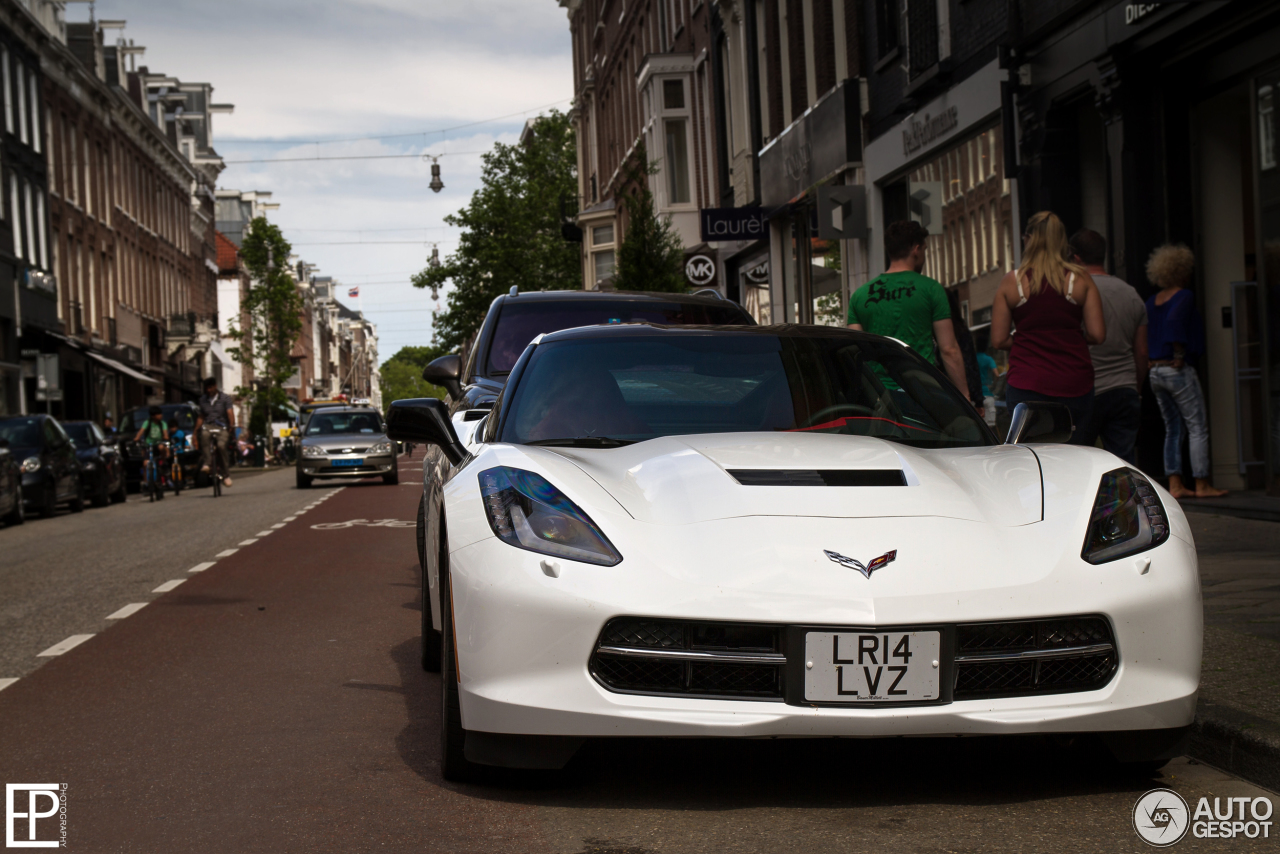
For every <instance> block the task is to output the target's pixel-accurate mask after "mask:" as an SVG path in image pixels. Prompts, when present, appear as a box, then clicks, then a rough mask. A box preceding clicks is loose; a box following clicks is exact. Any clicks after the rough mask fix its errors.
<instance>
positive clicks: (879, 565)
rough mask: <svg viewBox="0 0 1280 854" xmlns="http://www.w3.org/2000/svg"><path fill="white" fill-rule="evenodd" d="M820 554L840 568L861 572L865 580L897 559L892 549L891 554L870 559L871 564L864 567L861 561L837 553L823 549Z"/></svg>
mask: <svg viewBox="0 0 1280 854" xmlns="http://www.w3.org/2000/svg"><path fill="white" fill-rule="evenodd" d="M822 553H823V554H824V555H826V556H827V557H828V558H830V559H831V560H832V561H834V562H836V563H838V564H840V565H841V566H847V567H849V568H850V569H856V570H858V572H861V573H862V574H863V575H864V576H866V577H867V578H870V577H871V573H873V572H875V571H876V570H877V569H884V568H885V567H886V566H888V565H889V564H891V563H893V561H894V560H895V559H896V558H897V557H898V550H897V549H894V550H893V551H891V552H885V553H884V554H882V555H880V557H877V558H872V559H871V563H869V564H866V565H864V564H863V563H862V561H860V560H854V559H853V558H851V557H845V556H844V555H842V554H840V553H839V552H833V551H828V550H827V549H823V550H822Z"/></svg>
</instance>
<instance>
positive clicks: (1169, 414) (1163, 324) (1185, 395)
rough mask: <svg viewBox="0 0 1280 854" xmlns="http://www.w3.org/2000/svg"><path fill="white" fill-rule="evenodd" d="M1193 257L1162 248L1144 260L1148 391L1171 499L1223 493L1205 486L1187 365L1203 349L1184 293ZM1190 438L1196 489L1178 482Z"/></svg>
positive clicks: (1191, 300) (1204, 448) (1193, 378)
mask: <svg viewBox="0 0 1280 854" xmlns="http://www.w3.org/2000/svg"><path fill="white" fill-rule="evenodd" d="M1195 267H1196V256H1195V255H1193V254H1192V253H1191V250H1190V249H1188V248H1187V247H1185V246H1182V245H1172V244H1169V245H1165V246H1161V247H1160V248H1158V249H1156V250H1155V251H1154V252H1152V253H1151V257H1150V258H1148V259H1147V278H1148V279H1150V280H1151V284H1153V285H1155V286H1156V287H1158V288H1159V289H1160V292H1159V293H1157V294H1156V295H1155V296H1153V297H1151V299H1149V300H1147V328H1148V331H1147V339H1148V350H1149V353H1150V357H1151V390H1152V391H1153V392H1155V394H1156V403H1158V404H1160V416H1161V417H1162V418H1164V473H1165V474H1166V475H1168V477H1169V492H1170V493H1172V495H1173V497H1174V498H1217V497H1219V496H1221V495H1226V494H1227V491H1226V490H1225V489H1214V487H1213V484H1211V483H1210V482H1209V425H1208V417H1207V416H1206V414H1205V408H1204V393H1203V392H1202V391H1201V390H1200V377H1199V376H1198V375H1197V374H1196V369H1195V368H1194V367H1192V366H1191V364H1190V363H1191V362H1192V361H1194V360H1195V357H1196V356H1197V355H1198V354H1199V353H1200V352H1201V350H1202V349H1203V346H1202V341H1203V339H1204V329H1203V327H1202V326H1201V323H1200V314H1199V312H1198V311H1196V300H1195V296H1194V295H1193V294H1192V293H1191V291H1189V290H1187V288H1188V286H1189V285H1190V284H1191V274H1192V273H1193V272H1194V271H1195ZM1184 425H1185V432H1186V433H1189V434H1190V438H1191V474H1192V476H1194V477H1195V479H1196V488H1195V489H1189V488H1188V487H1187V486H1186V484H1184V483H1183V482H1182V435H1183V432H1184Z"/></svg>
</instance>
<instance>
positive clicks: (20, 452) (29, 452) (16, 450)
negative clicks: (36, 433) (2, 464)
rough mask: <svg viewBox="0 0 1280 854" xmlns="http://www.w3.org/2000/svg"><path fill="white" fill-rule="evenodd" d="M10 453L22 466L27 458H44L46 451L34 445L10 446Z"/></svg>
mask: <svg viewBox="0 0 1280 854" xmlns="http://www.w3.org/2000/svg"><path fill="white" fill-rule="evenodd" d="M9 453H10V454H12V455H13V458H14V460H15V461H17V463H18V464H19V465H21V464H22V461H23V460H25V459H26V458H27V457H39V456H43V454H44V449H43V448H38V447H36V446H34V445H10V446H9Z"/></svg>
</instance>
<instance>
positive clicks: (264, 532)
mask: <svg viewBox="0 0 1280 854" xmlns="http://www.w3.org/2000/svg"><path fill="white" fill-rule="evenodd" d="M270 533H271V532H270V531H259V532H258V533H256V534H254V536H255V537H265V536H266V535H267V534H270Z"/></svg>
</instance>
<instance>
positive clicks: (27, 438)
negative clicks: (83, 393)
mask: <svg viewBox="0 0 1280 854" xmlns="http://www.w3.org/2000/svg"><path fill="white" fill-rule="evenodd" d="M0 439H6V440H8V442H9V452H10V453H11V454H13V456H14V459H19V460H21V461H22V462H21V463H20V465H21V467H22V499H23V501H24V502H26V505H27V507H28V508H29V509H32V510H36V511H38V512H39V513H40V515H42V516H46V517H47V516H52V515H53V514H54V513H56V512H57V509H58V505H59V504H63V503H65V504H66V505H67V506H68V507H70V508H71V512H72V513H79V512H80V511H81V510H83V509H84V484H83V483H81V482H80V460H79V459H77V458H76V446H75V443H74V442H72V441H71V437H70V436H68V435H67V433H66V431H65V430H63V429H62V425H61V424H59V423H58V419H56V418H54V417H53V416H52V415H18V416H14V417H11V418H5V419H0Z"/></svg>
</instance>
